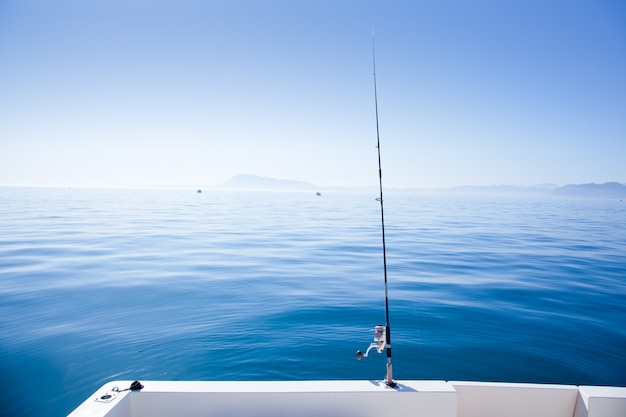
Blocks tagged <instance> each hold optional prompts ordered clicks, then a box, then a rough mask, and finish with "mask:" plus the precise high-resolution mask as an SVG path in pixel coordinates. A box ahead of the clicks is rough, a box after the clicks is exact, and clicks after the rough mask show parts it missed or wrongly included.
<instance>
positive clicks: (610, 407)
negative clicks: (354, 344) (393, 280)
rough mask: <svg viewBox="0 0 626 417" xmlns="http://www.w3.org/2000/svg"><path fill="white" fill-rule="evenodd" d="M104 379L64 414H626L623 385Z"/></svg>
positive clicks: (610, 416) (494, 416) (596, 416)
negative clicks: (135, 387)
mask: <svg viewBox="0 0 626 417" xmlns="http://www.w3.org/2000/svg"><path fill="white" fill-rule="evenodd" d="M142 383H143V385H144V388H143V389H141V390H140V391H117V390H116V389H115V387H117V388H118V389H119V390H123V389H125V388H127V387H129V386H130V384H131V381H115V382H111V383H108V384H105V385H104V386H103V387H102V388H100V389H99V390H98V391H97V392H96V393H95V394H93V395H92V396H91V397H90V398H88V399H87V400H86V401H85V402H84V403H83V404H82V405H80V406H79V407H78V408H77V409H76V410H74V412H72V413H71V414H70V417H88V416H89V417H147V416H150V417H166V416H185V417H201V416H202V417H206V416H213V417H253V416H254V417H270V416H271V417H277V416H297V417H320V416H324V417H335V416H336V417H340V416H342V417H353V416H354V417H357V416H358V417H368V416H371V417H381V416H383V415H390V416H393V417H420V416H425V417H426V416H428V417H626V387H589V386H580V387H578V386H575V385H541V384H508V383H488V382H467V381H399V382H398V386H397V387H396V388H393V389H392V388H388V387H386V386H385V384H384V383H383V382H381V381H366V380H360V381H263V382H246V381H241V382H233V381H142Z"/></svg>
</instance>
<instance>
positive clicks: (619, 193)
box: [552, 182, 626, 199]
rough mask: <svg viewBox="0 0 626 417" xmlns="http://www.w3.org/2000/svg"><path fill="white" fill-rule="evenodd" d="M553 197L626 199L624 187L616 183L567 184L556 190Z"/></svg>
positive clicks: (625, 186) (625, 188)
mask: <svg viewBox="0 0 626 417" xmlns="http://www.w3.org/2000/svg"><path fill="white" fill-rule="evenodd" d="M552 194H553V195H556V196H560V197H584V198H620V199H621V198H626V185H624V184H620V183H618V182H605V183H604V184H593V183H591V184H569V185H566V186H564V187H559V188H556V189H555V190H553V191H552Z"/></svg>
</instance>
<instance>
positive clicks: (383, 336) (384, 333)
mask: <svg viewBox="0 0 626 417" xmlns="http://www.w3.org/2000/svg"><path fill="white" fill-rule="evenodd" d="M372 68H373V70H374V73H373V75H374V109H375V111H376V148H377V149H378V185H379V190H380V197H379V198H377V199H376V200H377V201H379V202H380V225H381V230H382V238H383V274H384V277H385V325H384V326H382V325H377V326H376V327H375V328H374V342H372V343H371V344H370V346H369V347H368V348H367V350H366V351H365V354H363V353H362V352H361V351H360V350H359V351H357V353H356V358H357V360H360V359H361V358H363V357H367V355H368V353H369V351H370V350H371V349H373V348H376V351H377V352H378V353H382V351H383V349H385V347H386V348H387V349H386V353H387V377H386V378H385V384H386V385H387V386H388V387H391V388H393V387H395V386H396V383H395V382H394V380H393V366H392V363H391V330H390V327H389V295H388V291H387V247H386V244H385V210H384V207H383V169H382V164H381V158H380V127H379V123H378V89H377V85H376V45H375V42H374V33H373V32H372Z"/></svg>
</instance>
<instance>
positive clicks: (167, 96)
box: [0, 0, 626, 187]
mask: <svg viewBox="0 0 626 417" xmlns="http://www.w3.org/2000/svg"><path fill="white" fill-rule="evenodd" d="M372 28H374V30H375V33H376V35H375V36H376V55H377V78H378V93H379V110H380V129H381V130H380V132H381V148H382V158H383V173H384V177H383V179H384V183H385V185H386V186H388V187H448V186H456V185H490V184H511V185H534V184H540V183H547V182H550V183H555V184H557V185H564V184H568V183H586V182H596V183H598V182H605V181H619V182H626V2H625V1H623V0H615V1H608V0H583V1H581V0H567V1H565V0H563V1H561V0H541V1H538V0H519V1H515V0H505V1H502V0H477V1H471V0H458V1H447V0H442V1H434V0H433V1H419V0H410V1H397V0H391V1H378V2H375V1H341V0H333V1H326V0H315V1H313V0H312V1H295V0H294V1H287V0H282V1H278V0H268V1H241V0H223V1H211V0H204V1H200V0H198V1H195V0H176V1H174V0H172V1H148V0H135V1H133V0H93V1H84V0H55V1H48V0H0V185H43V186H132V185H148V184H161V185H175V184H190V185H194V184H198V185H202V184H217V183H221V182H225V181H227V180H228V179H230V178H231V177H232V176H234V175H235V174H238V173H248V174H257V175H262V176H268V177H273V178H288V179H295V180H301V181H308V182H312V183H314V184H317V185H320V186H327V185H356V186H362V185H375V184H377V179H378V177H377V173H378V171H377V166H376V163H377V159H376V148H375V144H376V130H375V119H374V100H373V85H372V78H373V77H372V56H371V55H372V51H371V32H372Z"/></svg>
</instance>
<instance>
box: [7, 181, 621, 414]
mask: <svg viewBox="0 0 626 417" xmlns="http://www.w3.org/2000/svg"><path fill="white" fill-rule="evenodd" d="M376 197H377V195H376V193H375V192H372V193H369V192H353V193H348V192H346V193H342V192H323V193H322V195H321V196H316V195H315V193H306V192H240V191H224V190H222V191H212V190H205V191H204V192H203V193H201V194H200V193H196V190H190V189H175V190H173V189H169V190H168V189H124V190H113V189H98V190H96V189H69V188H68V189H51V188H50V189H46V188H0V378H2V389H0V415H2V416H5V415H12V416H64V415H66V414H67V413H69V412H70V411H71V410H73V409H74V408H75V407H76V406H78V405H79V404H80V403H81V402H82V401H83V400H85V399H86V398H88V397H89V396H90V394H91V393H93V392H94V391H95V390H96V389H97V388H98V387H100V386H101V385H102V384H104V383H106V382H107V381H110V380H116V379H128V380H133V379H139V380H152V379H157V380H279V379H286V380H302V379H382V378H383V377H384V376H385V360H386V359H385V357H384V355H377V354H375V352H374V351H373V352H372V353H370V357H369V358H365V359H363V360H361V361H356V360H355V352H356V351H357V350H359V349H360V350H365V349H366V348H367V347H368V345H369V344H370V342H372V340H373V332H372V329H373V327H374V326H375V325H376V324H382V323H384V320H385V301H384V300H385V299H384V278H383V261H382V243H381V229H380V211H379V210H380V206H379V203H378V202H377V201H375V198H376ZM384 203H385V222H386V243H387V262H388V282H389V307H390V325H391V329H392V346H393V364H394V376H395V377H396V378H397V379H447V380H483V381H511V382H538V383H564V384H599V385H604V384H608V385H626V202H623V201H619V200H575V199H556V198H549V197H544V198H512V197H509V198H504V197H492V198H488V197H469V196H458V197H455V196H428V195H419V194H411V193H406V192H393V191H392V192H387V193H386V195H385V202H384Z"/></svg>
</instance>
